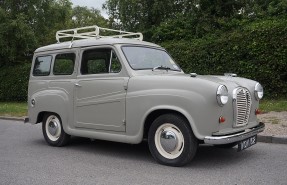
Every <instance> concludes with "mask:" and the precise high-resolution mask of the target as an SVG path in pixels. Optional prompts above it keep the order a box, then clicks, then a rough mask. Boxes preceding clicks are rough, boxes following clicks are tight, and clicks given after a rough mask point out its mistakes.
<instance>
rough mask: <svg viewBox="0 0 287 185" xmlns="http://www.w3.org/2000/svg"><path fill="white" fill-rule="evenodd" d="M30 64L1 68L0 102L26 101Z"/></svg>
mask: <svg viewBox="0 0 287 185" xmlns="http://www.w3.org/2000/svg"><path fill="white" fill-rule="evenodd" d="M30 67H31V64H30V63H23V64H21V65H16V66H6V67H1V68H0V80H1V82H0V101H26V100H27V91H28V81H29V73H30Z"/></svg>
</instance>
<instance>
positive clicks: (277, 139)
mask: <svg viewBox="0 0 287 185" xmlns="http://www.w3.org/2000/svg"><path fill="white" fill-rule="evenodd" d="M0 119H2V120H10V121H23V122H24V118H23V117H22V118H21V117H20V118H19V117H6V116H0ZM257 142H261V143H274V144H287V136H276V135H272V136H271V135H270V136H268V135H267V136H266V135H260V134H258V135H257Z"/></svg>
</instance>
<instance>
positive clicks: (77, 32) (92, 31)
mask: <svg viewBox="0 0 287 185" xmlns="http://www.w3.org/2000/svg"><path fill="white" fill-rule="evenodd" d="M69 38H70V39H71V41H73V40H74V39H90V38H94V39H100V38H129V39H137V40H141V41H142V40H143V34H142V33H133V32H127V31H121V30H113V29H109V28H102V27H99V26H96V25H94V26H87V27H81V28H73V29H68V30H59V31H57V33H56V40H57V42H58V43H61V41H60V40H61V39H64V40H65V41H67V40H68V39H69Z"/></svg>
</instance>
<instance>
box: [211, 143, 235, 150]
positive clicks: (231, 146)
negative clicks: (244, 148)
mask: <svg viewBox="0 0 287 185" xmlns="http://www.w3.org/2000/svg"><path fill="white" fill-rule="evenodd" d="M236 145H237V143H229V144H224V145H214V146H215V147H216V148H225V149H230V148H233V147H235V146H236Z"/></svg>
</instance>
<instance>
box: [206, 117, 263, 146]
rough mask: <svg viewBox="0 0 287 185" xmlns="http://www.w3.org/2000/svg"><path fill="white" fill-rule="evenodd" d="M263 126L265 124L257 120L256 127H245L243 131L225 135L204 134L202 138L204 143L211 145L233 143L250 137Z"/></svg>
mask: <svg viewBox="0 0 287 185" xmlns="http://www.w3.org/2000/svg"><path fill="white" fill-rule="evenodd" d="M264 128H265V124H264V123H262V122H259V125H257V126H256V127H253V128H250V129H246V130H245V131H244V132H240V133H237V134H232V135H225V136H206V137H205V138H204V143H206V144H213V145H222V144H228V143H235V142H238V141H242V140H244V139H247V138H249V137H252V136H254V135H257V134H258V133H260V132H262V131H263V130H264Z"/></svg>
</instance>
